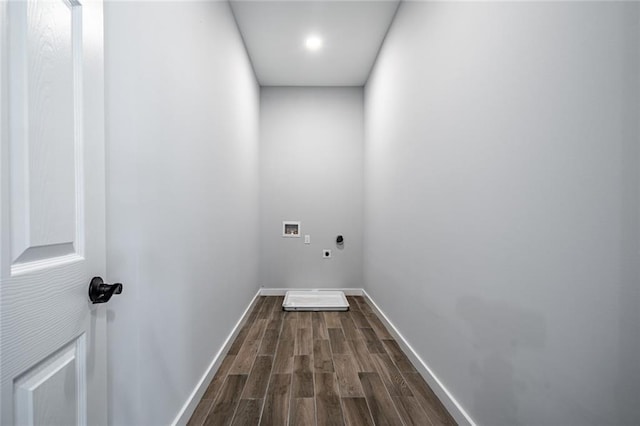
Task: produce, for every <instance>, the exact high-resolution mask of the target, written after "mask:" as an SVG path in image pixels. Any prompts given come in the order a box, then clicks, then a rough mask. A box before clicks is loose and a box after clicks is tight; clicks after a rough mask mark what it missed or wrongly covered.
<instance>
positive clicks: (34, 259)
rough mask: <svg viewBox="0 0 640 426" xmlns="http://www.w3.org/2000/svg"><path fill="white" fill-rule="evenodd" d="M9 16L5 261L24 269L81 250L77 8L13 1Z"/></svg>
mask: <svg viewBox="0 0 640 426" xmlns="http://www.w3.org/2000/svg"><path fill="white" fill-rule="evenodd" d="M9 20H10V23H11V24H12V25H10V26H9V42H10V44H9V55H10V56H9V64H10V70H9V75H8V76H9V81H8V87H9V110H10V112H11V124H12V125H11V126H10V136H9V152H10V155H11V158H10V161H11V168H10V173H11V175H10V182H11V198H10V204H11V231H12V238H11V242H12V244H11V245H12V262H13V265H12V267H13V269H14V272H24V271H26V270H29V266H32V267H34V266H37V263H38V261H42V260H48V262H47V263H48V264H50V263H51V259H53V258H59V257H62V256H64V255H69V254H80V255H82V254H81V253H77V251H78V250H77V249H78V244H77V243H78V241H77V236H78V234H79V232H78V223H77V218H78V217H80V218H81V214H79V213H81V212H79V211H78V209H77V208H76V206H77V205H79V206H81V205H82V202H81V201H82V200H78V201H79V202H78V203H77V204H76V200H77V199H78V198H79V197H78V196H77V195H81V194H77V192H78V191H77V188H82V182H81V179H82V173H81V168H80V164H79V163H80V162H78V161H76V159H77V155H76V152H78V153H81V152H82V142H83V140H82V133H81V124H82V117H81V113H82V108H81V105H82V93H81V90H82V86H83V85H82V70H81V67H82V57H81V53H82V49H81V47H82V38H81V37H82V13H81V7H80V5H78V4H71V3H67V1H66V0H30V1H16V2H11V3H10V4H9ZM52 141H55V143H52ZM61 260H63V259H61ZM26 264H31V265H26Z"/></svg>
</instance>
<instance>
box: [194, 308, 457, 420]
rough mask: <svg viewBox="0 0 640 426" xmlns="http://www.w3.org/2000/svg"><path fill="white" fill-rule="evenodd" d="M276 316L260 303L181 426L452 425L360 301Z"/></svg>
mask: <svg viewBox="0 0 640 426" xmlns="http://www.w3.org/2000/svg"><path fill="white" fill-rule="evenodd" d="M348 299H349V304H350V310H349V311H348V312H284V311H283V310H282V300H283V298H282V297H260V298H259V300H258V301H257V303H256V305H255V308H254V309H253V311H252V312H251V314H250V315H249V319H248V320H247V323H246V324H245V325H244V327H243V328H242V330H241V331H240V333H239V334H238V337H237V338H236V340H235V341H234V342H233V344H232V346H231V348H230V349H229V352H228V353H227V355H226V356H225V358H224V360H223V361H222V364H221V366H220V368H219V369H218V371H217V373H216V375H215V376H214V378H213V380H212V381H211V384H210V385H209V387H208V388H207V391H206V392H205V394H204V396H203V398H202V400H201V401H200V403H199V404H198V406H197V408H196V410H195V412H194V414H193V416H192V417H191V420H190V421H189V425H193V426H196V425H197V426H201V425H287V424H288V425H292V426H293V425H316V424H317V425H420V426H423V425H424V426H428V425H455V424H456V423H455V421H454V420H453V418H452V417H451V415H449V413H448V412H447V411H446V409H445V408H444V406H443V405H442V403H441V402H440V401H439V400H438V398H437V397H436V395H435V394H434V393H433V391H432V390H431V389H430V388H429V386H428V385H427V384H426V383H425V381H424V380H423V379H422V377H421V376H420V375H419V374H418V372H417V371H416V369H415V368H414V367H413V365H412V364H411V362H410V361H409V359H408V358H407V357H406V355H405V354H404V353H403V352H402V350H401V349H400V346H399V345H398V343H397V342H396V341H395V340H394V339H393V337H392V336H391V334H389V332H388V331H387V330H386V328H385V327H384V325H383V324H382V322H381V321H380V319H379V318H378V317H376V315H375V314H374V313H373V311H372V310H371V307H370V306H369V305H367V303H366V302H365V300H364V298H363V297H348Z"/></svg>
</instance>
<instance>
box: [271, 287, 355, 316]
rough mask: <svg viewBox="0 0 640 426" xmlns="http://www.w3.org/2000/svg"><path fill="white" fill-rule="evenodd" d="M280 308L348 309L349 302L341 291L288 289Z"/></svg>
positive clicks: (295, 309)
mask: <svg viewBox="0 0 640 426" xmlns="http://www.w3.org/2000/svg"><path fill="white" fill-rule="evenodd" d="M282 309H284V310H285V311H348V310H349V302H347V298H346V297H345V296H344V293H343V292H342V291H329V290H305V291H288V292H287V294H286V295H285V296H284V302H283V303H282Z"/></svg>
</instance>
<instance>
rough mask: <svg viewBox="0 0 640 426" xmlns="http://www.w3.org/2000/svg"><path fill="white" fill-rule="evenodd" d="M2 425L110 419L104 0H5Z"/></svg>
mask: <svg viewBox="0 0 640 426" xmlns="http://www.w3.org/2000/svg"><path fill="white" fill-rule="evenodd" d="M0 83H1V84H0V94H1V97H0V130H1V133H0V136H1V145H0V146H1V150H0V200H1V205H0V206H1V207H0V219H1V224H2V227H1V233H0V242H1V244H0V266H1V283H0V309H1V311H0V319H1V333H2V334H1V335H0V339H1V346H0V351H1V352H0V363H1V365H0V367H1V370H0V374H1V387H0V400H1V405H0V409H1V412H0V423H1V424H2V425H13V424H18V425H84V424H91V425H100V424H106V406H107V404H106V395H107V394H106V355H105V354H106V346H105V344H106V312H105V307H104V305H92V304H91V303H90V302H89V300H88V296H87V290H88V285H89V282H90V280H91V278H92V277H93V276H97V275H101V276H104V273H105V251H104V250H105V225H104V224H105V220H104V214H105V208H104V160H105V159H104V82H103V24H102V3H101V2H100V1H84V0H80V1H76V0H15V1H13V0H12V1H6V0H0Z"/></svg>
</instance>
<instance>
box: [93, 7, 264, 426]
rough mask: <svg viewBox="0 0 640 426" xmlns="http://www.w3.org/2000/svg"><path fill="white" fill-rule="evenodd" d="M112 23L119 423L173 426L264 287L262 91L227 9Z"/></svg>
mask: <svg viewBox="0 0 640 426" xmlns="http://www.w3.org/2000/svg"><path fill="white" fill-rule="evenodd" d="M105 25H106V39H105V44H106V90H107V93H106V95H107V108H106V111H107V117H106V119H107V157H108V160H107V182H108V188H107V237H108V259H107V260H108V278H109V280H111V281H119V282H122V283H124V292H123V294H122V295H121V296H118V297H116V298H114V299H113V300H112V301H111V302H110V303H109V307H108V309H109V311H108V318H109V326H108V328H109V336H108V337H109V354H108V355H109V373H110V383H109V385H110V389H109V403H110V407H109V415H110V424H113V425H119V426H121V425H162V424H169V423H171V422H172V421H173V420H174V418H175V416H176V415H177V414H178V412H179V411H180V409H181V408H182V406H183V405H184V404H185V402H186V401H187V399H188V397H189V396H190V394H191V392H192V391H193V390H194V388H195V387H196V385H197V384H198V381H199V380H200V379H201V378H202V376H203V375H204V374H205V372H206V370H207V368H208V366H209V365H210V363H211V362H212V360H213V358H214V356H215V355H216V353H217V352H218V350H219V349H220V348H221V347H222V345H223V343H224V339H225V338H226V337H227V336H228V335H229V333H230V332H231V329H232V327H233V326H234V325H235V322H236V321H237V320H238V319H239V318H240V315H241V314H242V312H243V310H244V309H245V308H246V307H247V305H248V304H249V302H250V301H251V298H252V297H253V296H254V294H255V293H256V291H257V289H258V286H257V282H258V279H257V271H258V247H257V241H258V238H257V234H258V106H259V105H258V102H259V88H258V86H257V83H256V81H255V77H254V75H253V71H252V69H251V65H250V63H249V60H248V58H247V55H246V52H245V50H244V47H243V44H242V40H241V38H240V36H239V34H238V31H237V29H236V26H235V22H234V20H233V16H232V14H231V11H230V8H229V5H228V4H227V3H226V2H224V3H223V2H180V3H177V2H145V3H139V2H115V3H107V4H106V15H105Z"/></svg>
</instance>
